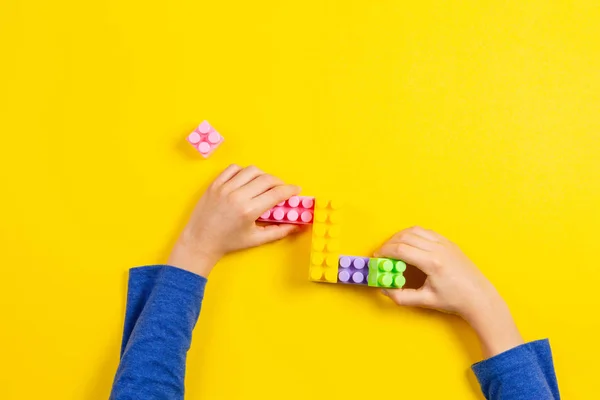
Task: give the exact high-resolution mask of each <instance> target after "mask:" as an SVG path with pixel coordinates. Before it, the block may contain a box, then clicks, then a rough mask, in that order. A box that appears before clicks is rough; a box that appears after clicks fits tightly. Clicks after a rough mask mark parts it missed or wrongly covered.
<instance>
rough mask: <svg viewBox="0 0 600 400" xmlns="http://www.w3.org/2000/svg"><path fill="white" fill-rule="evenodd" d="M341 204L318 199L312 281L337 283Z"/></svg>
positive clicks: (311, 258)
mask: <svg viewBox="0 0 600 400" xmlns="http://www.w3.org/2000/svg"><path fill="white" fill-rule="evenodd" d="M340 208H341V207H340V204H339V203H338V202H336V201H330V200H323V199H316V200H315V215H314V223H313V236H312V246H311V257H310V273H309V278H310V280H313V281H317V282H330V283H336V282H337V276H338V261H339V258H340V253H339V251H340V234H341V229H340V222H341V211H340Z"/></svg>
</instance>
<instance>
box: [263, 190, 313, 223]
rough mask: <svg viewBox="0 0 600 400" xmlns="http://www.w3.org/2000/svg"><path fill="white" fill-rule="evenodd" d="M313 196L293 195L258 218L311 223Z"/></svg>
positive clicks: (269, 220) (281, 221) (272, 220)
mask: <svg viewBox="0 0 600 400" xmlns="http://www.w3.org/2000/svg"><path fill="white" fill-rule="evenodd" d="M314 212H315V198H314V197H306V196H294V197H290V198H289V199H288V200H286V201H284V202H282V203H279V204H277V206H275V207H273V208H272V209H270V210H269V211H267V212H265V213H264V214H263V215H261V216H260V218H259V219H258V220H259V221H263V222H277V223H285V224H299V225H309V224H312V223H313V217H314Z"/></svg>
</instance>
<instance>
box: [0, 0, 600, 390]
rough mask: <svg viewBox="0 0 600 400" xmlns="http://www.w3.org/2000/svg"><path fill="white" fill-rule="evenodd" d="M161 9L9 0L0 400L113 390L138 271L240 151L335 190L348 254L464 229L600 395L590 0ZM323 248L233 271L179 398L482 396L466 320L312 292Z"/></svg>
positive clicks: (2, 45)
mask: <svg viewBox="0 0 600 400" xmlns="http://www.w3.org/2000/svg"><path fill="white" fill-rule="evenodd" d="M162 3H163V4H162V5H159V6H157V5H154V4H150V3H149V2H143V1H136V2H132V1H129V2H123V1H121V0H108V1H102V2H87V1H75V0H60V1H54V2H47V1H25V0H23V1H16V0H0V57H1V63H0V74H1V75H0V76H1V78H0V84H1V86H0V96H1V103H0V178H1V194H2V196H1V198H0V205H1V209H0V243H1V244H0V246H1V249H2V252H1V256H2V261H1V265H2V274H1V276H0V307H1V310H0V311H1V314H0V324H1V325H0V398H2V399H105V398H107V396H108V393H109V390H110V386H111V381H112V378H113V374H114V371H115V369H116V366H117V363H118V353H119V345H120V336H121V329H122V324H123V314H124V308H125V295H126V278H127V275H126V273H127V270H128V268H130V267H132V266H135V265H140V264H147V263H156V262H164V261H165V259H166V257H167V254H168V251H169V246H170V245H171V244H172V242H173V240H174V239H175V237H176V235H177V232H178V231H179V229H181V227H182V225H183V223H184V221H185V218H186V216H187V214H188V212H189V211H190V208H191V206H192V204H193V202H194V200H195V199H197V196H198V194H199V192H200V190H201V189H202V188H203V187H204V186H205V185H206V184H207V183H208V182H209V181H210V180H211V179H212V178H213V177H214V176H215V175H216V174H217V172H218V171H219V170H221V169H222V168H224V167H225V166H226V165H227V164H229V163H232V162H236V163H240V164H242V165H247V164H251V163H252V164H256V165H258V166H259V167H261V168H263V169H264V170H266V171H268V172H271V173H274V174H276V175H278V176H280V177H282V178H284V179H286V180H288V181H290V182H294V183H298V184H300V185H301V186H302V187H303V190H304V191H303V193H304V194H307V195H323V194H333V195H335V196H341V197H343V198H345V199H346V202H347V205H348V207H347V209H346V211H347V222H346V225H345V228H344V252H347V253H352V254H365V255H367V254H369V253H370V252H372V251H373V250H374V249H375V248H376V247H377V246H378V245H379V244H380V243H381V242H382V241H384V240H385V239H386V238H387V237H389V236H390V235H391V234H392V233H394V232H395V231H396V230H398V229H400V228H403V227H406V226H409V225H413V224H420V225H423V226H425V227H429V228H433V229H436V230H438V231H439V232H441V233H442V234H444V235H446V236H448V237H450V238H452V239H453V240H454V241H456V242H458V243H459V244H460V245H461V246H462V247H463V248H464V250H465V251H466V252H467V253H468V254H469V255H470V256H471V257H472V258H473V259H474V260H475V261H476V262H477V264H478V265H479V266H480V268H481V269H482V270H484V271H485V273H486V274H487V275H488V277H489V278H491V280H492V281H493V282H494V283H495V284H496V285H497V286H498V288H499V289H500V291H501V292H502V293H503V294H504V296H505V298H506V300H507V301H508V302H509V304H510V305H511V307H512V309H513V311H514V315H515V318H516V320H517V322H518V324H519V326H520V328H521V330H522V332H523V334H524V336H525V337H526V338H527V339H529V340H531V339H537V338H542V337H550V338H551V341H552V345H553V350H554V356H555V360H556V369H557V373H558V378H559V382H560V386H561V389H562V394H563V396H564V398H568V399H589V398H592V397H594V393H597V373H598V360H597V358H598V357H599V356H600V347H599V345H598V332H599V328H600V324H599V322H598V318H597V316H598V307H599V306H600V300H599V298H598V285H599V284H600V270H599V269H598V264H597V263H598V249H599V246H598V238H599V236H598V227H599V225H600V212H599V211H598V206H599V205H600V159H599V150H600V139H599V137H600V40H598V38H599V35H600V28H599V27H598V21H599V20H600V5H599V3H598V1H596V0H588V1H575V2H573V1H566V0H564V1H548V0H538V1H525V2H510V3H512V4H508V3H509V2H505V1H495V2H493V1H487V2H482V1H475V0H473V1H465V2H455V1H434V0H425V1H419V2H415V1H411V2H401V1H392V0H389V1H383V0H378V1H358V0H356V1H337V2H336V1H323V0H314V1H313V0H311V1H304V2H292V1H283V0H282V1H269V2H242V1H240V2H228V1H213V2H207V1H191V0H174V1H169V2H162ZM458 3H460V5H459V4H458ZM518 3H522V4H518ZM203 119H208V120H209V121H210V122H211V123H212V124H213V125H214V126H215V127H216V128H217V129H218V130H219V131H220V132H221V133H222V134H223V135H224V136H225V138H226V141H225V143H224V145H223V146H222V147H221V148H219V149H218V150H217V152H216V153H214V155H213V156H212V157H211V158H210V159H209V160H207V161H204V160H203V159H202V158H201V157H200V156H199V155H198V154H196V153H194V151H193V149H191V148H190V147H189V145H188V144H187V143H186V142H185V141H184V138H185V135H186V134H187V133H188V132H190V131H191V130H192V129H193V128H194V127H195V125H196V124H198V123H199V122H200V121H202V120H203ZM309 241H310V239H309V235H308V234H305V235H303V236H302V237H299V238H296V239H291V240H287V241H285V242H282V243H278V244H275V245H270V246H267V247H264V248H261V249H255V250H251V251H247V252H245V253H243V254H237V255H234V256H230V257H227V258H226V259H224V260H223V261H222V262H221V264H220V265H219V266H218V268H217V269H216V270H215V272H214V274H213V275H212V276H211V279H210V282H209V286H208V289H207V295H206V299H205V302H204V308H203V310H202V315H201V318H200V321H199V323H198V326H197V329H196V331H195V335H194V341H193V345H192V349H191V351H190V353H189V362H188V371H187V395H188V398H189V399H216V400H218V399H255V398H262V399H280V398H286V399H306V398H311V399H337V398H340V399H343V398H347V399H361V398H367V397H365V396H369V398H371V397H372V398H390V397H394V398H406V399H420V398H423V399H448V398H452V399H454V398H456V399H478V398H481V395H479V394H478V393H477V384H476V381H475V379H474V378H473V376H472V375H471V373H470V372H469V366H470V364H471V363H473V362H476V361H478V359H479V357H480V353H479V349H478V344H477V342H476V338H475V337H474V336H473V334H472V333H471V332H470V330H469V329H468V327H467V326H466V325H465V324H464V323H463V322H462V321H460V320H459V319H458V318H455V317H450V316H446V315H442V314H438V313H434V312H424V311H420V310H414V309H399V308H396V307H394V306H392V305H391V304H390V303H389V302H388V301H387V299H384V298H383V297H381V296H380V295H379V294H378V292H377V291H376V290H368V289H365V290H361V289H357V288H349V287H341V286H336V285H319V284H314V283H309V282H308V281H307V279H306V278H307V274H308V268H307V264H308V251H307V250H308V248H309Z"/></svg>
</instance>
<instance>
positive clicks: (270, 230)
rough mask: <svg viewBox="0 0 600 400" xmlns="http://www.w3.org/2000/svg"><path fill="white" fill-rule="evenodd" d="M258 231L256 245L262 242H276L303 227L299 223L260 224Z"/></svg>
mask: <svg viewBox="0 0 600 400" xmlns="http://www.w3.org/2000/svg"><path fill="white" fill-rule="evenodd" d="M257 228H258V230H257V232H256V243H255V244H256V246H259V245H261V244H265V243H270V242H274V241H276V240H280V239H283V238H284V237H286V236H289V235H291V234H292V233H295V232H298V231H299V230H300V229H301V228H300V226H299V225H292V224H282V225H267V226H259V227H257Z"/></svg>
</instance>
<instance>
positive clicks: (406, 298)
mask: <svg viewBox="0 0 600 400" xmlns="http://www.w3.org/2000/svg"><path fill="white" fill-rule="evenodd" d="M382 292H383V294H385V295H386V296H388V297H389V298H390V299H392V300H393V301H394V303H396V304H398V305H400V306H417V307H427V308H432V307H434V298H433V293H432V292H431V291H429V290H426V289H384V290H382Z"/></svg>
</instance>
